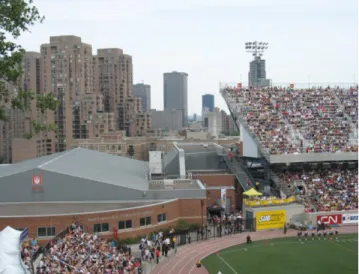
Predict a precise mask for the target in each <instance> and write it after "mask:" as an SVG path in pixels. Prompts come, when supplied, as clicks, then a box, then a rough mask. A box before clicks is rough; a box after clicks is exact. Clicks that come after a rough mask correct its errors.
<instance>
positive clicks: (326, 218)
mask: <svg viewBox="0 0 359 274" xmlns="http://www.w3.org/2000/svg"><path fill="white" fill-rule="evenodd" d="M318 221H321V222H322V223H323V224H327V225H340V224H341V223H342V215H341V214H331V215H323V216H317V222H318Z"/></svg>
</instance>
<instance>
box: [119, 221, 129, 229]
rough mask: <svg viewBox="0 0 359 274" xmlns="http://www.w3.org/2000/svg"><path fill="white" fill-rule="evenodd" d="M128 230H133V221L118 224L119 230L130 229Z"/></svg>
mask: <svg viewBox="0 0 359 274" xmlns="http://www.w3.org/2000/svg"><path fill="white" fill-rule="evenodd" d="M128 228H132V220H126V221H119V222H118V229H128Z"/></svg>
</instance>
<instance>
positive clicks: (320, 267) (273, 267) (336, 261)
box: [202, 234, 358, 274]
mask: <svg viewBox="0 0 359 274" xmlns="http://www.w3.org/2000/svg"><path fill="white" fill-rule="evenodd" d="M252 240H254V242H253V243H252V244H248V245H247V244H242V245H237V246H233V247H230V248H227V249H223V250H221V251H219V252H218V253H217V254H212V255H210V256H208V257H207V258H205V259H203V261H202V264H203V265H204V266H205V267H206V268H207V270H208V271H209V273H211V274H218V272H219V271H220V272H221V273H223V274H261V273H264V274H288V273H290V274H303V273H304V274H339V273H340V274H351V273H353V274H354V273H355V274H357V273H358V235H357V234H349V235H339V240H338V241H336V240H328V239H327V240H323V238H322V239H321V240H317V239H315V240H314V241H312V239H311V237H308V241H301V242H299V240H298V238H285V239H272V240H270V241H258V242H256V241H255V239H252Z"/></svg>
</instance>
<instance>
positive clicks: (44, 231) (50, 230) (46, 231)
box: [37, 226, 56, 237]
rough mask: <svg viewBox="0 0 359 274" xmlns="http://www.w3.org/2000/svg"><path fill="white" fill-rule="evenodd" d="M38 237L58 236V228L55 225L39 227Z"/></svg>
mask: <svg viewBox="0 0 359 274" xmlns="http://www.w3.org/2000/svg"><path fill="white" fill-rule="evenodd" d="M37 236H38V237H53V236H56V229H55V227H54V226H49V227H39V228H38V229H37Z"/></svg>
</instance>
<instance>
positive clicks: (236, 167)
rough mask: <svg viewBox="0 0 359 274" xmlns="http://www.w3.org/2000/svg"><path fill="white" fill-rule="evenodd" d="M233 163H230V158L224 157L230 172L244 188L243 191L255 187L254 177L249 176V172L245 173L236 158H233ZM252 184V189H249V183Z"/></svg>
mask: <svg viewBox="0 0 359 274" xmlns="http://www.w3.org/2000/svg"><path fill="white" fill-rule="evenodd" d="M232 159H233V161H232V162H231V161H229V159H228V157H224V160H225V162H226V164H227V166H228V168H229V170H230V171H231V172H232V173H233V174H234V175H235V176H236V178H237V180H238V182H239V183H240V185H241V186H242V188H243V191H247V190H248V189H250V188H252V187H253V184H254V180H253V178H252V176H250V175H249V174H247V172H245V171H244V170H243V169H242V167H241V165H240V163H239V162H237V161H236V159H235V157H234V158H232ZM249 181H250V182H251V183H252V184H251V185H250V187H248V182H249Z"/></svg>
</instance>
